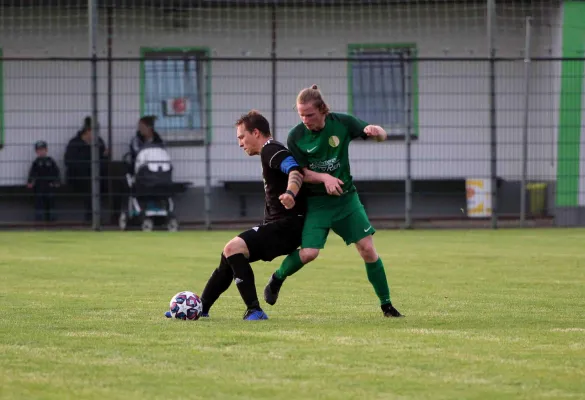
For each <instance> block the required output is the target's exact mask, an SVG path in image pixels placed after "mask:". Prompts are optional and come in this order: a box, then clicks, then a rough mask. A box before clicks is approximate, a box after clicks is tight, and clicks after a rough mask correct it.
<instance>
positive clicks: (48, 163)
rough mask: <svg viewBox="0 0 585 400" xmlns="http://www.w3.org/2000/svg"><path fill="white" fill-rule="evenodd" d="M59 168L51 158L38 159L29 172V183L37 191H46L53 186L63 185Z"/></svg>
mask: <svg viewBox="0 0 585 400" xmlns="http://www.w3.org/2000/svg"><path fill="white" fill-rule="evenodd" d="M60 175H61V173H60V171H59V167H58V166H57V163H56V162H55V160H53V159H52V158H51V157H49V156H46V157H37V158H36V159H35V160H34V161H33V163H32V165H31V167H30V170H29V173H28V183H32V184H33V185H34V187H35V188H37V189H44V188H47V187H49V186H50V185H51V184H58V183H61V179H60Z"/></svg>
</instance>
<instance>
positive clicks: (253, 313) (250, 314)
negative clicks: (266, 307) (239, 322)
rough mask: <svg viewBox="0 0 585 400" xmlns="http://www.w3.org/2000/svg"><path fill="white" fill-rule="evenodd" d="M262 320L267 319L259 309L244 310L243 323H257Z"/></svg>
mask: <svg viewBox="0 0 585 400" xmlns="http://www.w3.org/2000/svg"><path fill="white" fill-rule="evenodd" d="M262 319H268V315H266V313H265V312H264V311H262V310H260V309H255V310H246V313H245V314H244V321H259V320H262Z"/></svg>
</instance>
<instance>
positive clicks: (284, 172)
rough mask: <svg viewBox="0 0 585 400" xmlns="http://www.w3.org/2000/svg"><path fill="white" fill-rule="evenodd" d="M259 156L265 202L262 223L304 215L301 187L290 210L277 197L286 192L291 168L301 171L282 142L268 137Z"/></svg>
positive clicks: (304, 204)
mask: <svg viewBox="0 0 585 400" xmlns="http://www.w3.org/2000/svg"><path fill="white" fill-rule="evenodd" d="M260 158H261V160H262V178H263V180H264V193H265V202H266V205H265V208H264V223H268V222H273V221H276V220H279V219H282V218H286V217H289V216H297V215H305V212H306V210H307V203H306V196H305V191H304V189H303V188H301V190H300V192H299V193H298V194H297V196H296V198H295V206H294V207H293V208H292V209H290V210H287V209H286V208H285V207H284V206H283V205H282V203H281V202H280V200H279V199H278V198H279V197H280V195H281V194H283V193H284V192H286V188H287V187H288V174H289V172H291V171H292V170H298V171H301V169H300V167H299V166H298V165H297V163H296V161H295V160H294V158H293V156H292V154H291V153H290V152H289V151H288V149H287V148H286V147H285V146H284V145H283V144H282V143H279V142H277V141H275V140H272V139H270V140H268V141H267V142H266V143H265V144H264V146H263V147H262V150H261V151H260Z"/></svg>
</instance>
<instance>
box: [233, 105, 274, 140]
mask: <svg viewBox="0 0 585 400" xmlns="http://www.w3.org/2000/svg"><path fill="white" fill-rule="evenodd" d="M240 125H244V128H246V130H247V131H248V132H252V131H253V130H254V129H258V131H259V132H260V133H261V134H262V135H263V136H266V137H268V136H271V134H270V123H269V122H268V120H267V119H266V118H265V117H264V116H263V115H262V114H260V112H259V111H256V110H250V111H249V112H248V113H247V114H244V115H242V116H241V117H240V118H239V119H238V120H237V121H236V126H240Z"/></svg>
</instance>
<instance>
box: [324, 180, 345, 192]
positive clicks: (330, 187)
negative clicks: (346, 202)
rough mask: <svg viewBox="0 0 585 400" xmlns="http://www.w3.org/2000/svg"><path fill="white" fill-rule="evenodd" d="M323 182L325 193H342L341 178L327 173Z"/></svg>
mask: <svg viewBox="0 0 585 400" xmlns="http://www.w3.org/2000/svg"><path fill="white" fill-rule="evenodd" d="M323 184H324V185H325V189H326V190H327V194H329V195H332V196H341V195H342V194H343V189H342V188H341V186H342V185H343V181H342V180H341V179H337V178H336V177H334V176H331V175H329V176H327V177H326V178H324V179H323Z"/></svg>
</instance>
